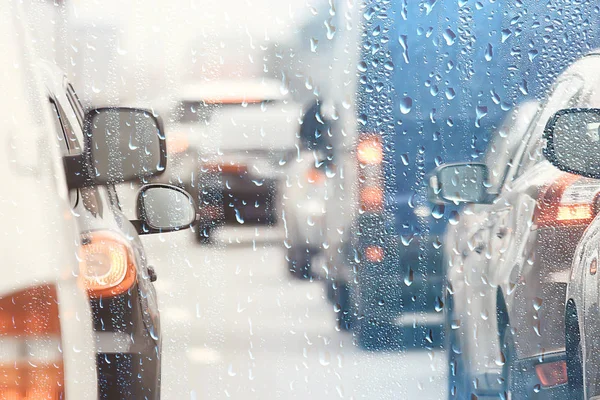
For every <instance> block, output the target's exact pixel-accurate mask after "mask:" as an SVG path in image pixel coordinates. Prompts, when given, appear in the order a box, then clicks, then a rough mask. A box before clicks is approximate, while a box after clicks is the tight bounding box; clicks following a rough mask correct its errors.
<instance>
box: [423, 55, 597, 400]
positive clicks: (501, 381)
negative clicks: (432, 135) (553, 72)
mask: <svg viewBox="0 0 600 400" xmlns="http://www.w3.org/2000/svg"><path fill="white" fill-rule="evenodd" d="M599 57H600V54H599V53H594V52H592V53H590V54H588V55H587V56H585V57H583V58H581V59H579V60H578V61H576V62H575V63H573V64H572V65H571V66H570V67H569V68H568V69H567V70H565V71H564V72H563V73H562V74H561V75H560V76H559V77H558V78H557V80H556V82H555V84H554V87H553V88H552V90H551V92H550V94H549V96H548V98H547V99H546V101H545V102H544V103H543V105H542V107H541V110H540V112H539V113H538V115H537V118H536V121H535V123H534V124H532V125H531V126H530V128H529V130H528V132H527V134H526V135H525V136H524V138H523V142H522V144H521V146H520V148H519V151H518V153H517V155H516V157H515V160H516V161H515V163H513V164H512V165H510V168H509V170H508V172H507V175H506V178H505V181H504V183H503V185H502V187H501V188H500V191H499V192H498V193H492V192H490V191H489V190H488V189H487V183H484V181H485V182H487V181H488V177H489V171H488V170H487V166H486V165H485V164H480V163H465V164H450V165H445V166H440V167H439V168H438V169H437V171H436V178H435V181H437V182H434V187H435V188H436V189H435V190H436V191H437V192H438V193H439V195H440V197H441V198H444V199H445V200H446V201H447V202H453V203H456V202H463V203H475V204H491V207H490V208H489V209H487V210H488V211H487V213H488V215H487V216H486V218H485V219H484V220H485V222H484V223H482V224H481V225H480V226H479V230H478V231H477V232H475V233H474V234H473V235H472V237H471V238H468V239H467V240H468V241H469V242H470V251H468V252H467V254H465V255H463V256H462V260H461V264H460V265H461V267H459V268H462V271H463V274H464V278H463V279H462V280H463V281H464V282H468V283H469V285H470V286H469V285H461V287H460V288H452V289H450V290H451V291H456V292H457V291H459V290H472V295H471V297H470V303H469V306H468V309H467V315H461V316H460V317H461V318H462V320H457V321H455V322H454V321H453V324H457V325H461V324H462V323H465V324H467V328H466V329H465V330H464V332H462V333H461V334H462V335H463V338H464V340H461V342H460V343H461V345H462V346H463V347H462V348H458V349H456V351H457V357H456V373H457V378H456V382H457V385H456V388H455V389H456V390H455V391H454V393H455V394H456V396H458V397H456V398H464V397H463V396H467V397H468V396H471V395H474V396H479V395H490V394H503V393H505V392H508V393H510V394H511V396H513V397H515V398H536V399H538V398H539V399H542V398H543V399H547V398H565V396H566V394H565V391H566V387H567V385H566V384H567V371H566V361H565V335H564V331H565V320H564V309H565V298H566V290H567V283H568V281H569V275H570V273H571V265H572V261H573V257H574V254H575V249H576V247H577V244H578V243H579V240H580V239H581V237H582V235H583V233H584V231H585V230H586V228H587V227H588V225H589V224H590V223H591V222H592V220H593V219H594V217H595V216H596V214H597V212H598V210H597V208H596V202H597V199H598V195H599V194H600V181H596V180H594V179H590V178H585V177H579V176H575V175H572V174H569V173H565V172H560V171H559V170H558V169H557V168H555V167H554V166H553V165H552V164H550V163H549V162H548V161H547V160H545V159H544V157H543V155H542V150H543V147H544V139H543V133H544V128H545V126H546V123H547V122H548V121H549V120H550V118H552V116H553V115H554V114H555V113H556V112H557V111H559V110H561V109H564V108H572V107H590V106H594V105H600V103H598V101H599V100H598V99H597V97H596V95H595V93H596V88H597V82H598V80H597V79H598V77H597V74H596V73H595V69H596V66H597V65H598V60H599V59H600V58H599ZM484 185H485V186H484ZM454 281H455V282H457V283H458V282H460V281H461V279H455V280H454ZM454 305H455V306H456V302H454ZM471 324H472V325H471ZM469 326H472V328H469ZM474 330H476V331H477V339H476V340H474V338H473V337H472V334H473V333H472V332H474ZM475 382H476V383H475Z"/></svg>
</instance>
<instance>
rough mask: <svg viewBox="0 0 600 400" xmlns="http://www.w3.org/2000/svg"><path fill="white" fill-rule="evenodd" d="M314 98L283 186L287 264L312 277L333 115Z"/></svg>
mask: <svg viewBox="0 0 600 400" xmlns="http://www.w3.org/2000/svg"><path fill="white" fill-rule="evenodd" d="M321 108H322V103H321V102H320V101H315V102H314V103H312V104H311V105H310V106H309V107H307V109H306V111H305V113H304V117H303V118H302V124H301V125H300V130H299V132H298V141H297V145H296V146H297V149H298V153H297V155H296V156H295V157H293V158H292V159H291V160H290V161H289V162H288V164H289V165H288V167H287V172H286V178H285V185H284V187H283V199H282V202H283V214H282V215H283V221H284V230H285V247H286V265H287V266H288V269H289V271H290V272H291V274H292V275H293V276H295V277H298V278H304V279H308V278H312V277H313V275H314V274H315V271H314V270H313V268H312V267H313V259H314V257H315V256H316V255H318V254H319V253H320V252H321V250H322V249H323V240H324V238H325V234H326V232H325V229H326V226H325V213H326V209H325V205H326V198H327V195H328V187H327V174H331V173H333V171H331V168H332V163H333V160H332V157H331V154H330V150H331V145H330V143H329V139H330V137H331V132H330V127H331V123H330V119H331V117H330V116H329V115H327V113H326V112H324V111H323V110H322V109H321Z"/></svg>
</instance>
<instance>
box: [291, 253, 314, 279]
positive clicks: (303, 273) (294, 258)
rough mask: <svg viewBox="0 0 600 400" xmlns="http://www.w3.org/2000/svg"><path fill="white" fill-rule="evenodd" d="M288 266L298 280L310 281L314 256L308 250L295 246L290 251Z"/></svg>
mask: <svg viewBox="0 0 600 400" xmlns="http://www.w3.org/2000/svg"><path fill="white" fill-rule="evenodd" d="M286 259H287V264H288V270H289V272H290V274H291V275H292V276H293V277H294V278H297V279H302V280H305V279H310V278H311V277H312V274H311V263H312V255H311V253H310V251H308V249H298V248H296V247H295V246H292V248H290V249H288V251H287V255H286Z"/></svg>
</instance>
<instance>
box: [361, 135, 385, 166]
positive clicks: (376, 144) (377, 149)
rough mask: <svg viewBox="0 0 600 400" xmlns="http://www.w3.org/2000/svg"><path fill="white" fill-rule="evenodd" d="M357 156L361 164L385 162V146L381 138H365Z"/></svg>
mask: <svg viewBox="0 0 600 400" xmlns="http://www.w3.org/2000/svg"><path fill="white" fill-rule="evenodd" d="M356 155H357V157H358V161H359V162H360V163H361V164H365V165H372V164H381V163H382V162H383V144H382V143H381V138H380V137H379V136H375V135H373V136H365V137H364V138H363V139H361V141H360V142H359V143H358V147H357V148H356Z"/></svg>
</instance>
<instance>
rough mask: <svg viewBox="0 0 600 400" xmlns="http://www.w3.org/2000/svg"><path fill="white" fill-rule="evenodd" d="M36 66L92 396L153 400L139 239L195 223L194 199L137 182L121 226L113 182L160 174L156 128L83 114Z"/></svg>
mask: <svg viewBox="0 0 600 400" xmlns="http://www.w3.org/2000/svg"><path fill="white" fill-rule="evenodd" d="M41 68H42V70H43V71H42V72H43V77H44V83H45V86H46V96H47V98H46V99H45V101H46V102H47V103H48V105H49V106H50V109H51V113H52V118H53V120H54V122H55V128H56V129H55V132H56V139H57V143H58V145H59V146H60V148H61V150H62V152H63V154H64V155H65V157H64V163H65V169H66V172H67V183H68V186H69V188H70V189H71V190H70V201H71V206H72V208H73V210H72V212H73V214H74V215H75V216H76V217H77V218H76V221H77V224H78V226H79V231H80V234H81V243H82V245H81V249H80V254H79V258H80V262H81V274H82V279H83V281H84V282H85V286H86V288H87V291H88V295H89V298H90V302H91V306H92V311H93V317H94V330H95V337H96V346H97V360H96V361H97V365H98V384H99V393H100V394H99V396H100V398H102V399H132V398H146V399H159V398H160V370H161V335H160V318H159V312H158V304H157V300H156V292H155V289H154V286H153V284H152V282H153V281H155V280H156V274H155V272H154V269H153V268H152V267H151V266H150V264H149V262H148V259H147V257H146V252H145V249H144V246H143V245H142V243H141V241H140V238H139V235H140V234H146V233H156V232H169V231H171V230H176V229H184V228H187V227H189V226H190V225H191V223H192V222H193V221H194V219H195V211H194V208H193V201H191V197H190V196H189V195H188V194H187V193H185V192H184V191H183V190H181V189H178V188H175V187H172V186H171V187H169V186H166V185H161V184H154V185H146V186H144V187H142V189H141V190H140V193H139V195H138V204H137V206H138V219H137V220H132V221H130V220H129V219H128V218H127V217H126V216H125V215H124V214H123V213H122V211H121V207H120V204H119V199H118V197H117V193H116V190H115V187H114V184H116V183H119V182H123V181H130V180H138V179H142V180H144V179H146V178H147V177H150V176H152V175H156V174H159V173H160V172H161V171H163V170H164V167H165V166H166V165H165V163H166V149H165V145H164V140H163V139H161V135H163V134H162V124H161V123H160V121H159V120H158V119H157V118H156V117H155V116H153V115H152V113H151V112H149V111H146V110H139V109H127V108H113V109H111V108H104V109H96V110H91V111H89V112H87V113H85V112H84V109H83V106H82V105H81V102H80V101H79V99H78V98H77V95H76V94H75V91H74V90H73V87H72V86H71V85H70V84H69V83H68V81H67V80H66V78H65V76H64V74H63V73H62V72H61V71H60V70H58V69H56V68H55V67H53V66H51V65H49V64H45V63H44V64H42V65H41ZM109 132H110V134H108V135H107V133H109ZM84 133H85V135H84Z"/></svg>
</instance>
